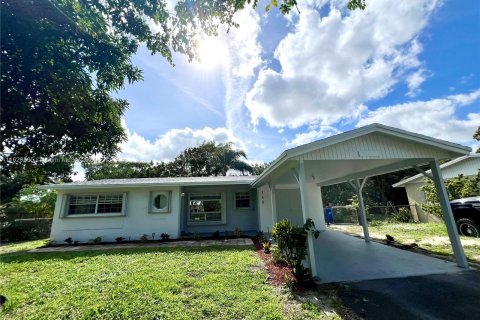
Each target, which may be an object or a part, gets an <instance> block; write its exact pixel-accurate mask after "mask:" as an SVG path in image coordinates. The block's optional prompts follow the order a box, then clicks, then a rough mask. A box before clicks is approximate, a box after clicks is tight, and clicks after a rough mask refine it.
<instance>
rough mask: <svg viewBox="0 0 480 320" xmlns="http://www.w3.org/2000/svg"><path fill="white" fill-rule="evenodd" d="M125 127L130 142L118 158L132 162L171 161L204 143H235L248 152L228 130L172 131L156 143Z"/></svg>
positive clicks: (122, 146)
mask: <svg viewBox="0 0 480 320" xmlns="http://www.w3.org/2000/svg"><path fill="white" fill-rule="evenodd" d="M123 126H124V128H125V131H126V133H127V136H128V140H127V141H126V142H124V143H122V144H121V152H120V153H119V155H118V158H119V159H121V160H130V161H151V160H153V161H170V160H173V159H174V158H175V157H176V156H177V155H179V154H180V153H181V152H182V151H183V150H185V149H186V148H188V147H194V146H197V145H199V144H201V143H202V142H204V141H211V140H215V141H216V142H219V143H223V142H233V144H234V147H235V148H239V149H242V150H244V151H247V147H246V145H245V144H244V143H243V142H242V141H241V140H240V139H239V138H237V137H236V136H235V135H234V134H233V133H232V132H231V131H230V130H228V129H226V128H210V127H205V128H203V129H196V130H195V129H191V128H184V129H172V130H169V131H167V132H166V133H164V134H163V135H161V136H160V137H159V138H157V139H156V140H155V141H149V140H148V139H145V137H143V136H141V135H139V134H137V133H136V132H131V131H130V130H129V129H128V128H127V127H126V124H125V122H123Z"/></svg>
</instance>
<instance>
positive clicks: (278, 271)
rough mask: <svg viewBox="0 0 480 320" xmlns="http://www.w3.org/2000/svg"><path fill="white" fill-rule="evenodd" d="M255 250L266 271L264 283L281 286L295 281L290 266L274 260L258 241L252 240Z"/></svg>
mask: <svg viewBox="0 0 480 320" xmlns="http://www.w3.org/2000/svg"><path fill="white" fill-rule="evenodd" d="M254 244H255V251H256V252H257V254H258V256H259V257H260V259H262V261H263V264H264V266H265V270H267V272H268V277H267V278H266V279H265V283H270V284H273V285H274V286H283V285H285V284H287V282H289V281H294V282H296V279H295V276H294V275H293V272H292V268H290V266H288V264H287V263H286V262H284V261H281V262H277V263H276V262H275V261H274V260H273V257H272V254H271V253H270V254H267V253H265V252H264V251H263V246H262V244H261V243H259V242H258V241H254Z"/></svg>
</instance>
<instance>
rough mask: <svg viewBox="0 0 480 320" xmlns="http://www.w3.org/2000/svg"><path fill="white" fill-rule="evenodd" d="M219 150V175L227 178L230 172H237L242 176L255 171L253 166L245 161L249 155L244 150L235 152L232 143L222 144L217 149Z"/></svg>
mask: <svg viewBox="0 0 480 320" xmlns="http://www.w3.org/2000/svg"><path fill="white" fill-rule="evenodd" d="M217 150H218V160H219V162H218V164H219V172H218V173H219V174H221V175H222V176H226V175H227V172H228V170H230V169H231V170H237V171H240V172H241V173H242V174H245V173H251V172H252V171H253V169H252V166H251V165H249V164H248V163H247V162H245V160H246V159H247V154H246V153H245V151H243V150H233V149H232V142H227V143H221V144H219V145H218V147H217Z"/></svg>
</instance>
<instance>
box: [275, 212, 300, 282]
mask: <svg viewBox="0 0 480 320" xmlns="http://www.w3.org/2000/svg"><path fill="white" fill-rule="evenodd" d="M272 237H273V239H274V240H275V242H276V243H277V245H278V249H279V250H280V252H281V253H282V255H283V257H284V259H285V261H286V262H287V263H288V264H289V265H290V266H291V267H292V268H293V272H294V274H295V273H296V272H300V271H303V269H302V260H303V259H305V256H306V255H307V231H305V228H301V227H298V226H294V225H292V224H291V223H290V221H288V220H287V219H283V220H280V221H278V222H277V223H276V224H275V226H274V227H273V229H272ZM302 273H303V272H302ZM295 275H297V274H295ZM298 275H299V276H301V274H298Z"/></svg>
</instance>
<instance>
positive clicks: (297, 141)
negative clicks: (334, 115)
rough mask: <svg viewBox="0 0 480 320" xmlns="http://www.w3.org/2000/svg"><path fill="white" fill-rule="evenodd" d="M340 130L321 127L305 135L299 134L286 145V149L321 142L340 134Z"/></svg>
mask: <svg viewBox="0 0 480 320" xmlns="http://www.w3.org/2000/svg"><path fill="white" fill-rule="evenodd" d="M340 132H341V131H340V130H337V129H336V128H334V127H330V126H321V127H320V128H319V129H317V130H310V131H308V132H305V133H298V134H296V135H295V138H294V139H293V140H292V141H289V142H287V143H286V144H285V146H286V147H296V146H300V145H302V144H305V143H309V142H312V141H315V140H320V139H323V138H326V137H330V136H333V135H335V134H338V133H340Z"/></svg>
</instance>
